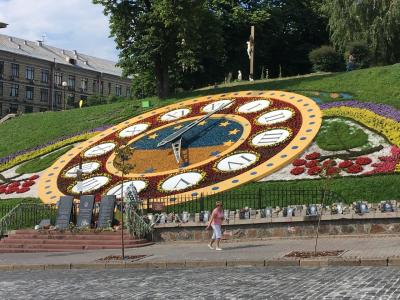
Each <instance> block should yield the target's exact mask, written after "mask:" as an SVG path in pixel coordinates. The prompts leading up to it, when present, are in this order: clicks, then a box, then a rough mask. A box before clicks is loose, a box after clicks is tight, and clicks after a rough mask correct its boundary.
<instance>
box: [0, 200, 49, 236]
mask: <svg viewBox="0 0 400 300" xmlns="http://www.w3.org/2000/svg"><path fill="white" fill-rule="evenodd" d="M6 208H7V207H4V208H3V207H2V208H1V209H2V210H3V209H6ZM56 216H57V207H56V206H55V205H46V204H37V203H21V204H18V205H17V206H15V207H13V208H12V209H10V210H9V211H8V212H7V213H5V214H4V215H3V216H2V217H1V218H0V237H1V236H3V235H4V234H5V233H6V232H8V231H10V230H16V229H22V228H33V227H34V226H35V225H37V224H39V223H40V221H41V220H43V219H50V222H51V223H52V224H54V223H55V219H56Z"/></svg>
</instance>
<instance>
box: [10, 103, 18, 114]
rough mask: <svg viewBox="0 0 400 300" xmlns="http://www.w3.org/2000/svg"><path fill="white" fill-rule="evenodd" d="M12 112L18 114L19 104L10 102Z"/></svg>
mask: <svg viewBox="0 0 400 300" xmlns="http://www.w3.org/2000/svg"><path fill="white" fill-rule="evenodd" d="M9 111H10V114H16V113H17V112H18V104H10V109H9Z"/></svg>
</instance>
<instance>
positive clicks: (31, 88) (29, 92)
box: [25, 86, 33, 100]
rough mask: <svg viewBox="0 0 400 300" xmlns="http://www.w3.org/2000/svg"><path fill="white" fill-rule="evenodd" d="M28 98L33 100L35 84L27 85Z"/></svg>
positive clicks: (26, 93)
mask: <svg viewBox="0 0 400 300" xmlns="http://www.w3.org/2000/svg"><path fill="white" fill-rule="evenodd" d="M25 97H26V100H33V86H27V87H26V92H25Z"/></svg>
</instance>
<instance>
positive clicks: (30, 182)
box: [22, 180, 35, 188]
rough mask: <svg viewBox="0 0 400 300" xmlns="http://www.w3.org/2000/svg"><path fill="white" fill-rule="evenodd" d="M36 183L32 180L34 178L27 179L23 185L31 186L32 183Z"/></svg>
mask: <svg viewBox="0 0 400 300" xmlns="http://www.w3.org/2000/svg"><path fill="white" fill-rule="evenodd" d="M34 184H35V182H34V181H32V180H27V181H25V182H24V183H23V184H22V187H24V188H25V187H30V186H32V185H34Z"/></svg>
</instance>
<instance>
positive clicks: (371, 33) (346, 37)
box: [322, 0, 400, 64]
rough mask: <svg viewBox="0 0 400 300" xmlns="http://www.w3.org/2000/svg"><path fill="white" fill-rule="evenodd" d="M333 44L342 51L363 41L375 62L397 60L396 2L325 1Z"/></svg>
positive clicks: (399, 11)
mask: <svg viewBox="0 0 400 300" xmlns="http://www.w3.org/2000/svg"><path fill="white" fill-rule="evenodd" d="M322 8H323V12H324V13H325V14H326V15H327V16H328V18H329V23H328V24H329V29H330V33H331V41H332V43H333V44H334V45H335V46H336V47H337V48H338V49H339V50H341V51H344V50H345V49H346V47H347V45H348V44H349V42H353V41H364V42H366V43H367V44H368V45H369V47H370V50H371V52H372V53H373V56H374V60H375V63H384V64H388V63H395V62H398V61H399V60H400V48H399V47H398V45H399V43H400V1H399V0H357V1H348V0H325V1H324V5H323V7H322Z"/></svg>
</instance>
